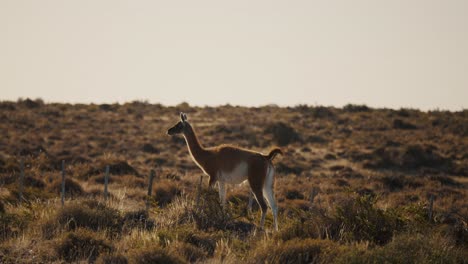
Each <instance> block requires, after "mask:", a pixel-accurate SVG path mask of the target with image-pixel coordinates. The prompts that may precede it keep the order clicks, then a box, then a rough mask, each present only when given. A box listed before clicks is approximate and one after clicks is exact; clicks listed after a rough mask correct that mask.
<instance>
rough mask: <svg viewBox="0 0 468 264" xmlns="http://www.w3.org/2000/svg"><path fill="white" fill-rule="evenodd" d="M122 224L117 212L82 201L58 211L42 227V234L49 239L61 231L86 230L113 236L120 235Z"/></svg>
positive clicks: (94, 203) (100, 205)
mask: <svg viewBox="0 0 468 264" xmlns="http://www.w3.org/2000/svg"><path fill="white" fill-rule="evenodd" d="M122 223H123V221H122V217H121V216H120V214H119V212H118V211H117V210H115V209H112V208H109V207H107V206H105V205H103V204H100V203H98V202H95V201H84V202H81V203H79V204H78V203H77V204H70V205H66V206H65V207H64V208H63V209H60V210H59V211H58V212H57V215H56V216H55V219H53V220H51V221H49V222H46V223H45V224H44V225H43V226H42V234H43V237H44V238H46V239H50V238H52V237H53V236H54V235H55V233H56V232H57V231H59V230H61V229H64V230H75V229H78V228H87V229H90V230H93V231H105V232H107V233H108V235H111V236H115V235H119V234H120V232H121V230H122Z"/></svg>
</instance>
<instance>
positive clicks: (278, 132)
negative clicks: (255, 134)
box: [264, 122, 300, 146]
mask: <svg viewBox="0 0 468 264" xmlns="http://www.w3.org/2000/svg"><path fill="white" fill-rule="evenodd" d="M264 132H265V133H267V134H272V135H273V140H274V141H275V142H276V143H277V144H278V145H280V146H285V145H288V144H289V143H293V142H297V141H300V137H299V134H298V133H297V132H296V130H294V128H292V127H290V126H288V125H287V124H285V123H283V122H278V123H273V124H270V125H268V126H267V127H266V128H265V131H264Z"/></svg>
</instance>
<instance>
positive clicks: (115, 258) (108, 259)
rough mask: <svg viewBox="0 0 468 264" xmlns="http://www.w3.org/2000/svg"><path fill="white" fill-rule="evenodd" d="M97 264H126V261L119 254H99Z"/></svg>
mask: <svg viewBox="0 0 468 264" xmlns="http://www.w3.org/2000/svg"><path fill="white" fill-rule="evenodd" d="M96 263H98V264H127V263H128V260H127V258H126V257H125V256H123V255H119V254H116V255H114V254H101V255H100V256H99V258H98V259H97V261H96Z"/></svg>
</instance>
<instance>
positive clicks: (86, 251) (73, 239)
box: [55, 229, 112, 263]
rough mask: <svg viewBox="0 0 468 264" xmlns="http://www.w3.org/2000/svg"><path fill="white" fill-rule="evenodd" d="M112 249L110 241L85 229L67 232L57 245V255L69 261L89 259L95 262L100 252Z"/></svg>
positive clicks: (107, 251) (90, 261)
mask: <svg viewBox="0 0 468 264" xmlns="http://www.w3.org/2000/svg"><path fill="white" fill-rule="evenodd" d="M111 250H112V246H111V245H110V244H109V243H108V242H106V241H104V240H103V239H100V238H97V237H96V235H95V233H92V232H90V231H87V230H84V229H78V230H76V231H74V232H71V233H65V234H64V236H63V237H62V238H60V239H59V240H58V242H57V244H56V247H55V251H56V253H57V255H58V256H59V257H60V258H61V259H63V260H65V261H67V262H72V261H78V260H87V261H88V262H89V263H93V262H94V261H96V258H97V257H98V256H99V255H100V254H102V253H109V252H110V251H111Z"/></svg>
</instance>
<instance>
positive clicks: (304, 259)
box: [251, 239, 338, 263]
mask: <svg viewBox="0 0 468 264" xmlns="http://www.w3.org/2000/svg"><path fill="white" fill-rule="evenodd" d="M335 247H338V246H337V245H336V244H335V243H334V242H333V241H330V240H317V239H293V240H289V241H286V242H284V243H281V242H278V243H275V244H273V245H271V244H264V245H263V246H261V247H260V248H257V249H255V250H253V252H254V255H253V256H252V261H251V262H252V263H329V262H331V261H332V259H333V256H332V255H331V252H332V250H333V249H334V248H335Z"/></svg>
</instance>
